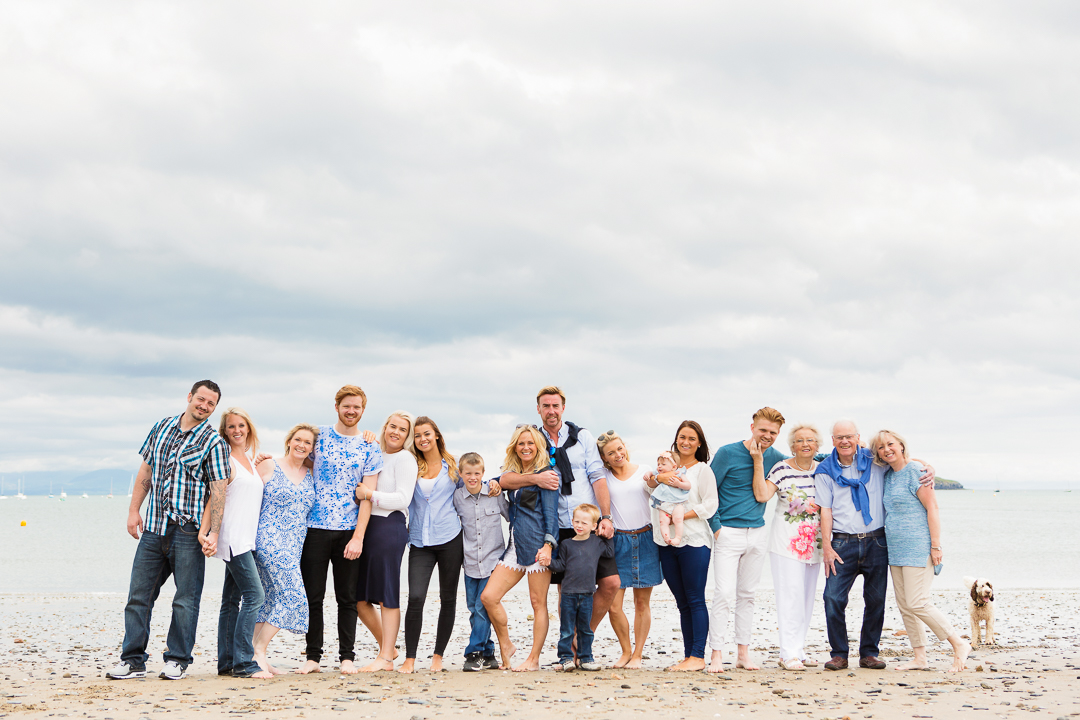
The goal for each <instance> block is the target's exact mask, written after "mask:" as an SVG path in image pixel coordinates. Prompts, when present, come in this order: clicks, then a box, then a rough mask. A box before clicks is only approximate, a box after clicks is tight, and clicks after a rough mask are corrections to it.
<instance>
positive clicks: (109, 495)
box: [106, 480, 112, 498]
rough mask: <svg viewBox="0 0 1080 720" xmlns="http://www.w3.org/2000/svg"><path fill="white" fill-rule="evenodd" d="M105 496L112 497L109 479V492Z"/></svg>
mask: <svg viewBox="0 0 1080 720" xmlns="http://www.w3.org/2000/svg"><path fill="white" fill-rule="evenodd" d="M106 497H110V498H111V497H112V480H110V481H109V494H108V495H106Z"/></svg>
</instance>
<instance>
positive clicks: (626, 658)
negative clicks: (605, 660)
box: [611, 653, 630, 668]
mask: <svg viewBox="0 0 1080 720" xmlns="http://www.w3.org/2000/svg"><path fill="white" fill-rule="evenodd" d="M629 663H630V655H627V654H626V653H623V654H622V655H620V656H619V659H618V660H616V661H615V664H614V665H612V666H611V667H612V668H624V667H626V666H627V665H628V664H629Z"/></svg>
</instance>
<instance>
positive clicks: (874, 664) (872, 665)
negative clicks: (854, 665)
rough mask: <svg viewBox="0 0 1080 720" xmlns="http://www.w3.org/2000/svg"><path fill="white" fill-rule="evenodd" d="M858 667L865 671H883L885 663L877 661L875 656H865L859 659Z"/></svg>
mask: <svg viewBox="0 0 1080 720" xmlns="http://www.w3.org/2000/svg"><path fill="white" fill-rule="evenodd" d="M859 667H861V668H866V669H867V670H884V669H885V661H884V660H878V658H877V657H876V656H875V655H867V656H866V657H864V658H859Z"/></svg>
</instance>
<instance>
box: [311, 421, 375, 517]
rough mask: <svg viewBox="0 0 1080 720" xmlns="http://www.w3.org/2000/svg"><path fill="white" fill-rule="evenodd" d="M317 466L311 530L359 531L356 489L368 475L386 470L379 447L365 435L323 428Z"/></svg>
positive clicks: (328, 427)
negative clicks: (342, 432)
mask: <svg viewBox="0 0 1080 720" xmlns="http://www.w3.org/2000/svg"><path fill="white" fill-rule="evenodd" d="M312 455H313V456H314V463H315V471H314V476H315V505H314V506H313V507H312V508H311V515H310V516H309V517H308V527H309V528H318V529H320V530H355V529H356V516H357V513H358V511H359V510H360V506H359V505H357V504H356V503H355V502H353V498H354V497H355V494H356V486H357V485H359V484H360V483H361V482H362V481H363V479H364V476H366V475H375V474H376V473H378V472H379V471H380V470H382V467H383V456H382V453H381V452H380V451H379V447H378V445H374V444H372V443H369V442H364V438H363V436H361V435H354V436H346V435H341V434H339V433H338V432H337V431H336V430H334V426H333V425H322V426H320V427H319V438H318V439H317V440H316V441H315V451H314V452H313V453H312Z"/></svg>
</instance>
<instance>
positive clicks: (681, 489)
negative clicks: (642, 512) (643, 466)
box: [652, 451, 690, 545]
mask: <svg viewBox="0 0 1080 720" xmlns="http://www.w3.org/2000/svg"><path fill="white" fill-rule="evenodd" d="M655 474H656V475H669V476H670V477H671V480H670V483H671V484H670V485H669V484H667V482H662V483H661V484H660V485H658V486H657V488H656V489H655V490H653V493H652V506H653V507H654V508H656V509H657V510H659V511H660V534H661V535H663V536H664V542H666V543H667V544H668V545H678V544H679V543H680V542H682V535H683V515H684V514H685V512H686V500H687V498H689V497H690V481H689V480H687V479H686V468H683V467H677V465H676V463H675V458H674V457H673V456H672V455H671V453H670V452H666V451H665V452H662V453H660V457H658V458H656V472H655ZM671 525H675V536H674V537H671V535H670V533H669V531H668V528H669V527H670V526H671Z"/></svg>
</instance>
